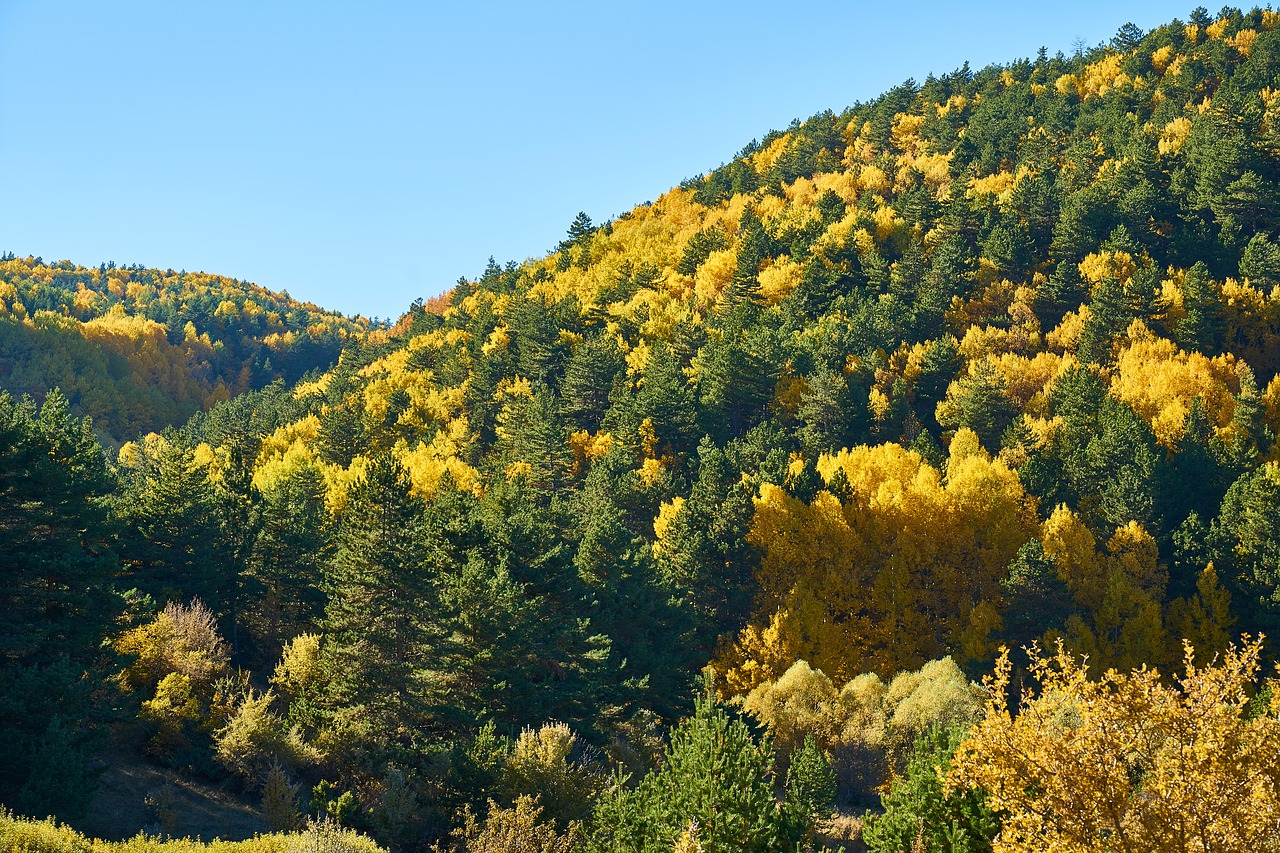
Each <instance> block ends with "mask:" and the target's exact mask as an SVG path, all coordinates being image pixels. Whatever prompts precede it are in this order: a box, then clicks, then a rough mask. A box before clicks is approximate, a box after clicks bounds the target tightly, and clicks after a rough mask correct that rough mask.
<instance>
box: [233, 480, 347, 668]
mask: <svg viewBox="0 0 1280 853" xmlns="http://www.w3.org/2000/svg"><path fill="white" fill-rule="evenodd" d="M325 491H326V487H325V482H324V478H323V476H322V474H321V472H320V471H319V470H318V469H317V467H316V466H315V465H312V464H303V465H300V466H298V467H296V468H293V469H291V470H288V471H286V472H285V474H284V475H283V476H281V477H280V478H278V479H277V480H275V481H274V482H273V483H272V484H271V485H270V486H269V487H267V489H266V491H265V492H263V494H262V507H261V528H260V530H259V531H255V532H256V533H257V536H256V538H255V542H254V547H253V550H252V552H251V554H250V555H249V560H248V570H247V572H246V579H245V580H246V585H248V586H250V593H251V594H250V595H249V596H248V597H249V598H251V600H254V601H255V602H256V603H257V606H256V607H255V608H254V610H255V611H256V613H255V616H256V623H257V624H256V628H257V631H258V633H259V635H260V636H261V637H262V638H263V639H265V640H266V641H267V642H268V643H270V644H272V646H276V647H278V646H279V644H282V643H283V642H284V641H285V639H286V638H287V637H293V636H296V635H297V634H299V633H300V632H301V631H304V630H307V629H310V628H314V627H315V624H316V622H317V620H318V619H319V618H320V616H321V615H322V614H323V609H324V595H323V593H322V592H321V589H320V587H321V585H322V574H323V567H324V564H325V562H326V561H327V560H328V558H329V557H330V556H331V555H332V549H331V540H332V535H333V531H332V529H331V527H332V521H331V517H330V515H329V511H328V509H327V507H326V506H325V502H324V497H325Z"/></svg>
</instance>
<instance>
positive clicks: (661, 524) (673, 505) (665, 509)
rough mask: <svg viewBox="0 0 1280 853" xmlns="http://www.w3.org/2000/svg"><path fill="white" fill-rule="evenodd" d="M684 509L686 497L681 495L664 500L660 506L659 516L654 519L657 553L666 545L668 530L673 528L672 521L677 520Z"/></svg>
mask: <svg viewBox="0 0 1280 853" xmlns="http://www.w3.org/2000/svg"><path fill="white" fill-rule="evenodd" d="M682 509H684V498H682V497H680V496H679V495H676V496H675V497H674V498H672V499H671V500H669V501H664V502H663V503H662V505H661V506H659V507H658V517H657V518H655V519H654V520H653V535H654V540H653V552H654V553H655V554H661V553H662V551H663V548H664V547H665V546H666V539H667V531H668V530H669V529H670V528H671V522H673V521H675V519H676V516H678V515H679V514H680V510H682Z"/></svg>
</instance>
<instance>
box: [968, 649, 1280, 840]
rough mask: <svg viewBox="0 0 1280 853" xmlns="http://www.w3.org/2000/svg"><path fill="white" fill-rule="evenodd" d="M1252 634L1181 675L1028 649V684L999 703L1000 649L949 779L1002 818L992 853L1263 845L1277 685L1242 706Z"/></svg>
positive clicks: (1188, 659)
mask: <svg viewBox="0 0 1280 853" xmlns="http://www.w3.org/2000/svg"><path fill="white" fill-rule="evenodd" d="M1261 651H1262V641H1261V639H1258V640H1253V641H1251V640H1249V639H1248V638H1247V637H1246V638H1245V642H1244V644H1243V646H1242V647H1240V648H1237V647H1234V646H1232V647H1230V648H1228V649H1227V651H1226V652H1224V653H1223V654H1222V656H1221V657H1220V658H1215V660H1214V662H1213V663H1212V664H1211V665H1209V666H1207V667H1197V666H1196V663H1195V658H1194V655H1193V652H1192V649H1191V646H1190V645H1189V644H1187V645H1186V647H1185V656H1184V666H1185V674H1183V675H1182V676H1181V677H1177V678H1174V679H1173V680H1172V681H1171V682H1167V681H1165V680H1164V679H1162V678H1161V676H1160V674H1159V672H1158V671H1156V670H1154V669H1148V668H1146V667H1142V668H1141V669H1136V670H1133V671H1131V672H1128V673H1122V672H1117V671H1116V670H1114V669H1112V670H1108V671H1107V672H1106V673H1105V674H1104V675H1103V676H1102V678H1101V679H1099V680H1096V681H1094V680H1090V679H1089V674H1088V668H1087V666H1086V664H1085V663H1083V662H1080V661H1078V660H1077V659H1076V658H1074V657H1073V656H1072V655H1071V654H1070V653H1068V652H1066V651H1065V650H1064V649H1063V648H1062V646H1061V645H1059V646H1058V650H1057V653H1056V654H1055V655H1054V656H1052V657H1044V656H1042V655H1041V654H1040V653H1039V652H1038V650H1035V649H1033V650H1032V664H1031V672H1032V675H1033V676H1034V679H1035V681H1036V682H1037V683H1038V690H1033V689H1030V688H1029V687H1028V688H1024V690H1023V694H1022V702H1021V705H1020V707H1019V708H1018V710H1017V712H1016V714H1015V713H1014V712H1013V711H1012V710H1011V709H1010V707H1009V698H1008V693H1009V682H1010V675H1011V672H1012V667H1011V665H1010V662H1009V656H1008V653H1007V652H1005V653H1004V654H1002V655H1001V656H1000V658H999V660H998V661H997V663H996V672H995V675H994V677H992V678H990V679H989V680H988V688H989V691H990V699H989V700H988V705H987V709H986V716H985V718H984V719H983V720H982V722H980V723H979V724H978V726H977V727H976V728H975V729H974V731H973V732H972V733H971V735H970V736H969V738H968V739H967V740H965V741H964V742H963V743H962V744H961V745H960V747H959V749H958V750H957V751H956V756H955V759H954V761H953V762H952V769H951V773H950V777H949V782H950V783H951V784H953V785H959V786H964V787H976V788H981V789H983V790H984V791H985V792H986V794H987V803H988V805H989V806H991V808H992V809H994V810H996V811H997V812H1002V813H1003V815H1004V819H1003V828H1002V829H1001V831H1000V834H999V836H997V838H996V839H995V842H994V847H993V849H994V851H995V853H1023V851H1027V853H1030V851H1035V853H1044V851H1051V853H1085V851H1100V850H1101V851H1117V853H1147V851H1150V853H1157V851H1159V853H1167V851H1192V850H1194V851H1209V850H1223V851H1244V850H1272V849H1275V848H1274V842H1275V840H1276V839H1277V838H1280V719H1278V718H1277V713H1278V712H1280V694H1272V699H1271V702H1270V705H1269V707H1268V708H1267V709H1266V710H1265V711H1264V712H1263V713H1259V714H1251V713H1249V696H1250V693H1251V692H1252V690H1253V688H1254V687H1255V686H1256V685H1255V678H1256V676H1257V673H1258V669H1259V663H1258V660H1259V656H1260V654H1261Z"/></svg>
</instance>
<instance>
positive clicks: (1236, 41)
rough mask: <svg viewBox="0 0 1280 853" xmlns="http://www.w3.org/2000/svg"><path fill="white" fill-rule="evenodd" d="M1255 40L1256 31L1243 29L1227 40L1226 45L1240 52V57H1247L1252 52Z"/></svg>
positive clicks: (1256, 36)
mask: <svg viewBox="0 0 1280 853" xmlns="http://www.w3.org/2000/svg"><path fill="white" fill-rule="evenodd" d="M1257 38H1258V31H1257V30H1250V29H1243V30H1240V32H1238V33H1236V34H1235V35H1234V36H1232V37H1231V38H1229V39H1227V44H1229V45H1231V46H1232V47H1234V48H1235V49H1236V50H1238V51H1240V53H1241V55H1242V56H1246V57H1247V56H1248V55H1249V54H1250V53H1251V52H1252V51H1253V43H1254V41H1255V40H1256V39H1257Z"/></svg>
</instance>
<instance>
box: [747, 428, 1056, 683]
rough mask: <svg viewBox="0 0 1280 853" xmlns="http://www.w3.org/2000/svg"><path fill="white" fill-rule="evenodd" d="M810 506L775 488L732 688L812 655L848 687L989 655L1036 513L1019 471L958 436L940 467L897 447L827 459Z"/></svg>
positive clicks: (766, 488) (764, 508) (767, 499)
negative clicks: (1004, 583) (1006, 587)
mask: <svg viewBox="0 0 1280 853" xmlns="http://www.w3.org/2000/svg"><path fill="white" fill-rule="evenodd" d="M817 467H818V471H819V473H820V474H821V476H822V478H823V481H824V483H825V485H826V488H825V489H822V490H820V491H819V492H818V493H817V494H816V495H815V496H814V498H813V500H812V501H810V502H809V503H805V502H804V501H801V500H799V499H797V498H795V497H792V496H791V495H789V494H788V493H787V492H786V491H784V490H783V489H782V488H780V487H778V486H774V485H771V484H767V483H766V484H764V485H762V486H761V488H760V494H759V497H758V498H757V499H756V514H755V518H754V520H753V522H752V528H751V533H750V540H751V541H752V542H753V543H754V544H756V545H758V546H759V547H760V548H761V549H762V550H763V552H764V555H763V558H762V560H761V566H760V572H759V582H760V589H761V595H760V598H759V600H758V606H757V610H756V613H755V616H754V617H753V619H752V620H751V622H750V624H749V625H748V626H747V628H746V629H744V630H743V631H742V633H741V634H740V636H739V638H738V642H737V644H736V645H735V646H734V648H733V649H732V651H731V652H729V653H728V655H727V660H722V663H723V664H725V665H726V666H725V677H726V681H727V685H728V687H729V688H730V689H731V690H733V691H735V692H747V691H749V690H751V689H752V688H753V687H755V686H756V685H757V684H759V683H761V682H762V681H765V680H769V679H776V678H777V677H778V676H780V675H781V674H782V673H783V672H784V671H785V670H786V669H787V668H788V667H789V666H790V665H791V664H792V663H793V662H794V661H795V660H797V659H803V660H806V661H808V662H809V663H810V664H812V665H813V666H814V667H816V668H818V669H821V670H822V671H823V672H826V673H828V674H829V675H831V676H832V677H833V678H836V679H838V680H840V681H847V680H848V679H850V678H852V677H853V676H855V675H857V674H858V673H861V672H867V671H872V670H874V671H876V672H880V673H883V674H884V675H886V676H888V675H892V674H893V673H895V672H898V671H901V670H903V669H914V668H916V667H919V666H920V665H921V664H923V663H924V662H925V661H927V660H930V659H932V658H938V657H942V656H944V655H946V654H948V653H951V652H952V651H955V652H958V653H960V654H961V655H963V656H964V657H967V658H974V659H977V658H980V657H982V656H983V655H985V654H986V653H987V647H986V645H987V636H988V635H989V633H990V632H991V631H992V630H994V629H995V628H996V627H997V625H998V622H999V614H998V612H997V609H996V607H995V606H994V605H993V602H994V601H997V600H998V595H999V582H1000V579H1001V577H1002V575H1003V573H1004V570H1005V567H1006V566H1007V565H1008V563H1009V561H1010V560H1011V559H1012V557H1013V556H1014V554H1015V553H1017V550H1018V548H1019V547H1021V546H1022V544H1023V543H1025V542H1026V541H1027V540H1028V539H1030V538H1031V536H1032V535H1033V532H1034V529H1035V518H1034V511H1033V506H1032V502H1031V500H1030V499H1029V498H1028V497H1027V495H1026V493H1025V492H1024V491H1023V489H1022V486H1021V484H1020V483H1019V481H1018V477H1017V474H1015V473H1014V472H1013V471H1011V470H1010V469H1008V468H1007V467H1006V466H1005V465H1004V464H1003V463H1001V462H1000V461H998V460H993V459H992V458H991V457H990V456H989V455H988V454H987V453H986V452H985V451H983V450H982V449H981V447H980V446H979V444H978V441H977V437H976V436H975V435H974V434H973V433H972V432H971V431H969V430H965V429H962V430H960V431H959V432H958V433H957V434H956V436H955V438H954V439H953V440H952V443H951V455H950V458H949V459H948V460H947V462H946V465H945V471H940V470H938V469H936V468H934V467H932V466H931V465H929V464H928V463H927V462H925V461H924V460H923V459H922V458H921V457H920V455H919V454H917V453H915V452H912V451H907V450H905V449H903V448H902V447H901V446H900V445H898V444H884V445H880V446H877V447H867V446H860V447H855V448H853V449H852V450H842V451H840V452H839V453H837V454H835V455H823V456H822V457H821V458H820V460H819V462H818V466H817Z"/></svg>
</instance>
